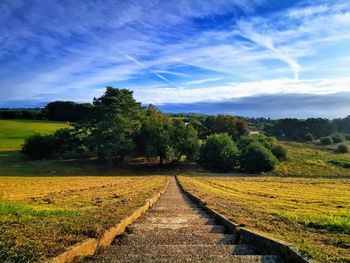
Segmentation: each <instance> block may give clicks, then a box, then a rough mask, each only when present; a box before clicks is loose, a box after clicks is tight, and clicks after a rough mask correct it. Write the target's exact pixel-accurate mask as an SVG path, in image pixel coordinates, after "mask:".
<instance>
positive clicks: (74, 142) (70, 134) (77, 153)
mask: <svg viewBox="0 0 350 263" xmlns="http://www.w3.org/2000/svg"><path fill="white" fill-rule="evenodd" d="M84 139H85V135H84V134H79V133H76V132H75V131H74V130H73V129H69V128H67V129H59V130H57V131H55V132H54V134H50V135H41V134H34V135H32V136H30V137H29V138H28V139H27V140H26V141H25V143H24V144H23V145H22V150H21V152H22V153H24V154H25V155H27V156H28V157H29V158H30V159H32V160H44V159H53V158H62V159H69V158H81V157H86V156H87V155H88V154H89V153H90V152H89V150H88V149H87V147H86V146H84V144H83V141H84Z"/></svg>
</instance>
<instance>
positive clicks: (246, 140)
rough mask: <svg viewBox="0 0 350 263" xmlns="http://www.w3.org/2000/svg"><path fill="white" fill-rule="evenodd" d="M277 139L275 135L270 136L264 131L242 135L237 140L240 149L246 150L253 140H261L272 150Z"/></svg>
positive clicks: (260, 141)
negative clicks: (263, 132)
mask: <svg viewBox="0 0 350 263" xmlns="http://www.w3.org/2000/svg"><path fill="white" fill-rule="evenodd" d="M275 141H276V139H275V138H273V137H268V136H265V135H264V134H262V133H258V134H252V135H250V136H242V137H241V138H239V140H238V141H237V147H238V149H239V150H240V151H242V152H244V151H245V150H246V149H247V147H248V146H249V145H250V144H252V143H253V142H259V143H261V144H262V145H263V146H264V147H266V148H267V149H270V150H271V149H272V145H273V144H274V142H275Z"/></svg>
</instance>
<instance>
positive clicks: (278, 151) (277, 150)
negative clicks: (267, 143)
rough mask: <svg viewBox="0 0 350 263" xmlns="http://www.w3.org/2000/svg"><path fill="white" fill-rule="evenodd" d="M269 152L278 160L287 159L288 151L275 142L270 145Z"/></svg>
mask: <svg viewBox="0 0 350 263" xmlns="http://www.w3.org/2000/svg"><path fill="white" fill-rule="evenodd" d="M271 152H272V154H273V155H274V156H275V157H276V158H277V159H278V160H279V161H285V160H287V155H288V152H287V149H286V148H284V147H283V146H282V145H279V144H276V145H274V146H272V149H271Z"/></svg>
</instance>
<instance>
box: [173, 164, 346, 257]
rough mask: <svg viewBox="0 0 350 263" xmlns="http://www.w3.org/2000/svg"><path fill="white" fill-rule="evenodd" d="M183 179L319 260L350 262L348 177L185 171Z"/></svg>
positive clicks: (230, 213) (222, 207)
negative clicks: (232, 174)
mask: <svg viewBox="0 0 350 263" xmlns="http://www.w3.org/2000/svg"><path fill="white" fill-rule="evenodd" d="M296 169H298V168H296ZM180 181H181V183H183V185H184V186H185V188H186V189H187V190H189V191H190V192H192V193H194V194H195V195H197V196H199V197H200V198H201V199H203V200H204V201H205V202H206V203H207V205H208V206H209V207H211V208H214V209H216V210H217V211H218V212H220V213H222V214H223V215H225V216H226V217H227V218H229V219H230V220H232V221H234V222H236V223H237V224H242V225H244V226H246V227H247V228H250V229H254V230H257V231H258V232H261V233H264V234H266V235H268V236H271V237H275V238H277V239H280V240H284V241H287V242H289V243H291V244H292V245H293V246H295V247H296V248H298V249H299V250H300V251H301V252H302V253H303V254H304V255H306V256H308V257H312V258H314V259H316V260H318V261H320V262H349V261H350V210H349V209H350V180H349V179H348V178H321V177H318V178H302V177H299V178H291V177H282V176H211V175H210V174H202V175H201V176H193V175H191V176H188V175H187V176H186V174H184V176H180Z"/></svg>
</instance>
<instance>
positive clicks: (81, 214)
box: [0, 171, 167, 262]
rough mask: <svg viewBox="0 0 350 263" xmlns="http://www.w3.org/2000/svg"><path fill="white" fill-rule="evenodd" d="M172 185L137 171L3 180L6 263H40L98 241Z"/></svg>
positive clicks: (1, 227)
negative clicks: (134, 173) (94, 239)
mask: <svg viewBox="0 0 350 263" xmlns="http://www.w3.org/2000/svg"><path fill="white" fill-rule="evenodd" d="M113 175H118V174H117V173H116V174H113ZM166 180H167V179H166V177H165V176H132V173H131V171H129V174H128V176H108V177H106V176H91V177H86V176H85V177H79V176H64V177H52V176H41V177H35V176H29V177H13V176H12V177H6V176H5V177H4V176H3V177H0V222H1V224H0V261H1V262H38V261H42V260H44V259H47V258H49V257H53V256H55V255H57V254H59V253H61V252H63V251H64V249H65V248H66V247H68V246H71V245H73V244H75V243H77V242H80V241H82V240H84V239H86V238H89V237H97V236H99V235H100V234H101V233H103V231H104V230H105V229H108V228H110V227H112V226H114V225H115V224H117V223H118V221H119V220H121V219H122V218H123V217H125V216H127V215H129V214H130V213H131V212H132V211H133V210H135V209H136V208H138V207H140V206H142V205H143V204H144V203H145V202H146V200H147V199H148V198H150V197H151V196H153V195H154V194H156V193H157V192H158V191H160V189H162V188H163V187H164V186H165V183H166Z"/></svg>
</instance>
